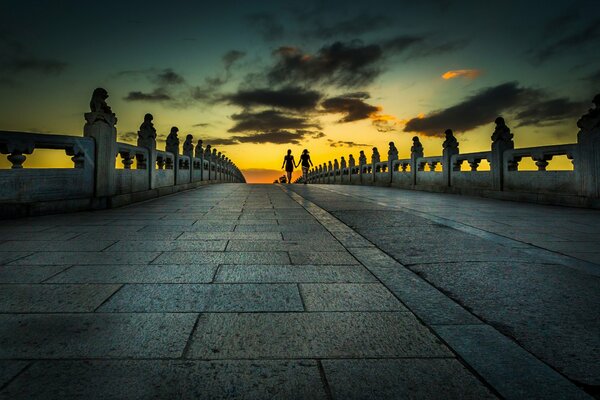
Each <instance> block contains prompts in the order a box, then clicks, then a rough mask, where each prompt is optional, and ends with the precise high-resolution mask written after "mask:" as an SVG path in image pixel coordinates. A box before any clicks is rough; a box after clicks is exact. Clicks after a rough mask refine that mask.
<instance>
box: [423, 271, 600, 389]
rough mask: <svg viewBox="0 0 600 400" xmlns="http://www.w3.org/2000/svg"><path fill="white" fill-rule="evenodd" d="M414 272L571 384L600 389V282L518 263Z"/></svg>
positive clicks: (576, 273) (579, 275) (582, 276)
mask: <svg viewBox="0 0 600 400" xmlns="http://www.w3.org/2000/svg"><path fill="white" fill-rule="evenodd" d="M414 269H415V270H416V271H418V272H419V273H420V274H421V275H422V276H424V277H425V278H426V279H427V280H429V281H430V282H432V283H433V284H435V285H436V286H438V287H439V288H441V289H442V290H444V291H445V292H446V293H447V294H448V295H450V296H451V297H452V298H454V299H456V300H457V301H460V302H461V303H464V304H468V305H469V307H470V309H471V311H472V312H473V313H474V314H476V315H478V316H479V317H480V318H482V319H483V320H485V321H486V322H488V323H489V324H491V325H493V326H496V327H497V328H498V329H499V330H500V331H501V332H503V333H505V334H507V335H509V336H510V337H513V338H515V339H516V340H517V341H518V342H519V343H520V344H521V345H522V346H524V347H525V348H526V349H527V350H529V351H531V352H532V353H533V354H535V355H536V356H537V357H539V358H541V359H543V360H544V361H546V362H548V363H550V364H551V365H553V366H554V367H555V368H556V369H558V370H559V371H561V372H562V373H564V374H565V375H567V376H568V377H570V378H571V379H573V380H575V381H579V382H584V383H586V384H588V385H600V363H598V362H597V361H598V356H599V354H600V353H599V351H600V350H599V349H600V311H599V310H600V278H598V277H594V276H589V275H587V274H584V273H580V272H578V271H573V270H572V269H570V268H567V267H565V266H562V265H552V264H528V263H518V262H494V263H491V262H488V263H444V264H428V265H418V266H414ZM574 288H577V289H576V290H574ZM594 349H595V350H594Z"/></svg>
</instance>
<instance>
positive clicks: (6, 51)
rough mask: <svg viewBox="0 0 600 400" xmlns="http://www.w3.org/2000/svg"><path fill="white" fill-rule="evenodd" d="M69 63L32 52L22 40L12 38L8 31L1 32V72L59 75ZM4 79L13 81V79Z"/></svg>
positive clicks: (7, 73)
mask: <svg viewBox="0 0 600 400" xmlns="http://www.w3.org/2000/svg"><path fill="white" fill-rule="evenodd" d="M67 65H68V64H67V63H66V62H64V61H60V60H57V59H54V58H46V57H41V56H38V55H34V54H31V52H30V51H29V50H28V49H27V48H26V47H25V46H24V45H23V44H22V43H21V42H19V41H16V40H14V39H12V38H11V37H10V36H9V34H8V33H2V34H0V73H2V74H3V75H15V74H22V73H32V74H38V75H59V74H60V73H62V72H63V71H64V70H65V69H66V68H67ZM4 79H5V80H6V81H11V82H13V80H12V79H9V78H4Z"/></svg>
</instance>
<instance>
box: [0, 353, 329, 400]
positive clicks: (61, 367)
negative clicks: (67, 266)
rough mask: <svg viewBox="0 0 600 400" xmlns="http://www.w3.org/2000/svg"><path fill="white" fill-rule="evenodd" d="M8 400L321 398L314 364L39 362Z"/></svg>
mask: <svg viewBox="0 0 600 400" xmlns="http://www.w3.org/2000/svg"><path fill="white" fill-rule="evenodd" d="M0 395H1V396H6V397H7V398H11V399H42V398H43V399H57V400H58V399H64V398H86V399H125V398H126V399H140V400H145V399H150V398H153V399H175V398H185V399H201V398H202V399H255V400H262V399H266V398H268V399H281V400H288V399H298V400H304V399H327V395H326V392H325V389H324V387H323V384H322V382H321V377H320V375H319V369H318V367H317V364H316V362H315V361H313V360H299V361H257V360H252V361H244V360H242V361H210V362H207V361H142V360H137V361H131V360H127V361H98V360H95V361H44V362H38V363H36V364H35V365H33V366H32V367H31V368H30V369H28V370H27V371H26V372H25V373H24V374H23V375H22V376H20V377H19V378H18V379H17V380H16V381H15V382H13V383H12V384H11V385H10V386H9V387H8V388H7V389H6V390H5V391H4V392H3V393H0Z"/></svg>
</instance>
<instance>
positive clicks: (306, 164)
mask: <svg viewBox="0 0 600 400" xmlns="http://www.w3.org/2000/svg"><path fill="white" fill-rule="evenodd" d="M298 165H300V166H302V180H303V181H304V184H305V185H306V182H307V180H308V169H309V168H310V167H312V166H313V163H312V161H311V159H310V155H309V154H308V150H306V149H304V150H302V155H301V156H300V161H298ZM298 165H296V167H297V166H298Z"/></svg>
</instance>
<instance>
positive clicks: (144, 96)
mask: <svg viewBox="0 0 600 400" xmlns="http://www.w3.org/2000/svg"><path fill="white" fill-rule="evenodd" d="M124 100H127V101H150V102H155V101H167V100H173V98H172V97H171V96H170V95H169V94H168V93H166V91H165V90H164V89H163V88H157V89H155V90H154V91H152V92H151V93H144V92H138V91H134V92H129V94H128V95H127V96H126V97H124Z"/></svg>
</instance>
